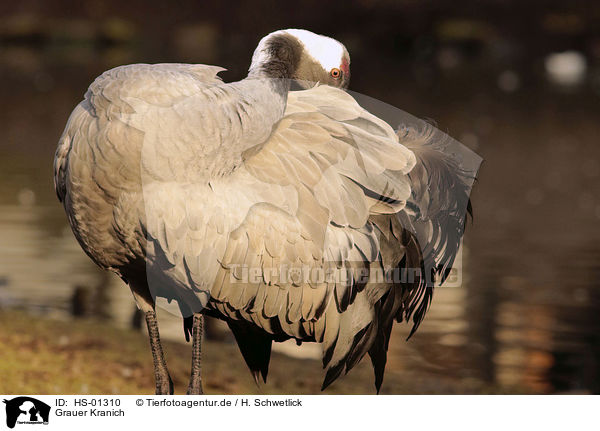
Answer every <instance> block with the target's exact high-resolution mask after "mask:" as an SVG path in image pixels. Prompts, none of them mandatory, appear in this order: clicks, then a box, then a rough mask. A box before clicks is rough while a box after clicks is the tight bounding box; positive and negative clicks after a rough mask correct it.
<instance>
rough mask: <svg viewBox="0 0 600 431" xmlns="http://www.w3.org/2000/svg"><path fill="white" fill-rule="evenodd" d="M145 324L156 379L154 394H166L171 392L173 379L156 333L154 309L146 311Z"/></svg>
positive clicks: (156, 324)
mask: <svg viewBox="0 0 600 431" xmlns="http://www.w3.org/2000/svg"><path fill="white" fill-rule="evenodd" d="M145 315H146V325H147V326H148V337H149V338H150V349H151V350H152V358H153V359H154V379H155V381H156V394H157V395H168V394H173V381H172V380H171V376H170V375H169V370H168V369H167V361H165V354H164V352H163V348H162V344H161V343H160V335H159V333H158V321H157V320H156V312H155V311H154V310H149V311H146V313H145Z"/></svg>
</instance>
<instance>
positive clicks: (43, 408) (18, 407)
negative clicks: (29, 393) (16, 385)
mask: <svg viewBox="0 0 600 431" xmlns="http://www.w3.org/2000/svg"><path fill="white" fill-rule="evenodd" d="M4 403H5V404H6V426H8V427H9V428H14V427H15V425H16V424H27V425H41V424H43V425H48V418H49V417H50V406H49V405H48V404H46V403H43V402H41V401H40V400H36V399H35V398H31V397H17V398H13V399H12V400H4Z"/></svg>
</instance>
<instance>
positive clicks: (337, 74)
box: [329, 67, 342, 79]
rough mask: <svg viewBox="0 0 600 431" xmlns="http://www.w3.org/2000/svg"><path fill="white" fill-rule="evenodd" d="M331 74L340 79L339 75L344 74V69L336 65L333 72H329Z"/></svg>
mask: <svg viewBox="0 0 600 431" xmlns="http://www.w3.org/2000/svg"><path fill="white" fill-rule="evenodd" d="M329 74H330V75H331V76H332V78H334V79H339V77H340V76H342V71H341V70H340V69H338V68H337V67H334V68H333V69H331V72H329Z"/></svg>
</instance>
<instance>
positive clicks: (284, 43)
mask: <svg viewBox="0 0 600 431" xmlns="http://www.w3.org/2000/svg"><path fill="white" fill-rule="evenodd" d="M303 50H304V48H303V46H302V44H301V43H300V42H299V41H298V39H296V38H295V37H294V36H292V35H290V34H288V33H285V32H276V33H272V34H270V35H268V36H266V37H264V38H263V39H262V40H261V41H260V43H259V44H258V47H257V48H256V50H255V51H254V54H253V55H252V63H251V64H250V69H249V70H248V78H247V79H263V80H267V81H269V83H270V85H271V86H272V87H273V88H274V89H275V90H276V91H277V93H279V94H282V95H284V96H285V97H286V98H287V93H288V91H289V89H290V83H291V80H292V79H294V78H295V76H296V72H297V70H298V67H299V65H300V60H301V57H302V52H303Z"/></svg>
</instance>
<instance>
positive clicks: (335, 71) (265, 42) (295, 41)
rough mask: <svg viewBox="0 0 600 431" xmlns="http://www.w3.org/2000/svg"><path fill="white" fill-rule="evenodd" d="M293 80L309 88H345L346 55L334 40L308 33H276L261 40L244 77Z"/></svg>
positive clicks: (291, 31) (296, 31)
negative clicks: (317, 85) (319, 86)
mask: <svg viewBox="0 0 600 431" xmlns="http://www.w3.org/2000/svg"><path fill="white" fill-rule="evenodd" d="M253 75H263V76H267V77H270V78H286V79H294V80H296V81H298V83H299V84H300V85H301V86H302V87H304V88H309V87H312V86H314V85H315V83H321V84H327V85H331V86H334V87H340V88H347V87H348V84H349V83H350V55H349V54H348V51H347V50H346V47H344V45H342V44H341V43H340V42H338V41H337V40H335V39H332V38H330V37H327V36H322V35H320V34H316V33H313V32H310V31H308V30H299V29H288V30H278V31H275V32H273V33H270V34H268V35H267V36H265V37H263V38H262V39H261V41H260V43H259V44H258V47H257V48H256V50H255V51H254V55H253V56H252V64H251V65H250V70H249V74H248V76H253Z"/></svg>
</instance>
